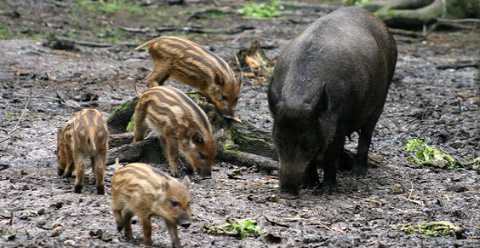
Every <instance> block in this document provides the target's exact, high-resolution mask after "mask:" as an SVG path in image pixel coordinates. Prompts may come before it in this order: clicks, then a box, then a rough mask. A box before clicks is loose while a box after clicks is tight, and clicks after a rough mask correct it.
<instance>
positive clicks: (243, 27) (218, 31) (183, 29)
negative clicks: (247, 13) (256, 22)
mask: <svg viewBox="0 0 480 248" xmlns="http://www.w3.org/2000/svg"><path fill="white" fill-rule="evenodd" d="M252 29H255V27H254V26H249V25H239V26H236V27H233V28H231V29H207V28H201V27H160V28H157V29H156V31H157V32H159V33H162V32H172V31H176V32H184V33H198V34H238V33H241V32H243V31H246V30H252Z"/></svg>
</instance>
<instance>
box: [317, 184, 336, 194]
mask: <svg viewBox="0 0 480 248" xmlns="http://www.w3.org/2000/svg"><path fill="white" fill-rule="evenodd" d="M318 190H319V191H318V193H323V194H329V195H331V194H333V193H335V192H336V191H337V185H336V184H334V183H327V182H323V183H322V184H321V185H320V187H318Z"/></svg>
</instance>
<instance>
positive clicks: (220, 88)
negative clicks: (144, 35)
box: [136, 36, 240, 121]
mask: <svg viewBox="0 0 480 248" xmlns="http://www.w3.org/2000/svg"><path fill="white" fill-rule="evenodd" d="M144 47H148V52H149V53H150V55H151V56H152V58H153V62H154V63H155V66H154V68H153V71H152V72H151V73H150V74H149V75H148V76H147V78H146V81H147V83H148V87H154V86H158V85H163V83H164V82H165V80H167V79H168V78H173V79H176V80H178V81H180V82H183V83H185V84H188V85H190V86H192V87H195V88H197V89H199V90H200V92H201V93H202V94H203V95H204V96H206V97H207V98H208V99H209V100H210V101H211V102H212V103H213V104H214V105H215V107H216V108H217V109H218V111H219V112H220V113H221V114H222V115H223V116H224V117H226V118H229V119H233V120H235V121H240V120H239V119H238V117H235V107H236V106H237V101H238V97H239V94H240V81H239V80H237V78H236V77H235V74H234V73H233V71H232V69H231V68H230V66H229V65H228V64H227V63H226V62H225V61H224V60H223V59H222V58H220V57H219V56H217V55H215V54H214V53H212V52H210V51H208V50H207V49H205V48H203V47H201V46H200V45H199V44H197V43H195V42H192V41H190V40H187V39H183V38H179V37H173V36H163V37H159V38H156V39H153V40H150V41H147V42H146V43H144V44H142V45H140V46H138V47H137V48H136V50H138V49H142V48H144Z"/></svg>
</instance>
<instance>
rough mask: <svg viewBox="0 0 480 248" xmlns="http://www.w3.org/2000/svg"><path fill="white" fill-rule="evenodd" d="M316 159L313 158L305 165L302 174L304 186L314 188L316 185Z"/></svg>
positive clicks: (317, 182)
mask: <svg viewBox="0 0 480 248" xmlns="http://www.w3.org/2000/svg"><path fill="white" fill-rule="evenodd" d="M316 162H317V161H316V160H313V161H312V162H310V164H309V165H308V166H307V169H306V170H305V176H304V185H305V187H306V188H315V187H317V186H318V184H319V183H320V181H319V180H318V171H317V163H316Z"/></svg>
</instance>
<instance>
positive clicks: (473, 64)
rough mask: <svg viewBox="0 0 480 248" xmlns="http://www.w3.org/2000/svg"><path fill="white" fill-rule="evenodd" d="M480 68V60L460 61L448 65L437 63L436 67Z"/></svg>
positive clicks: (440, 68)
mask: <svg viewBox="0 0 480 248" xmlns="http://www.w3.org/2000/svg"><path fill="white" fill-rule="evenodd" d="M468 67H473V68H480V61H478V62H476V61H458V62H455V64H448V65H437V66H436V68H437V69H439V70H446V69H455V70H458V69H462V68H468Z"/></svg>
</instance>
